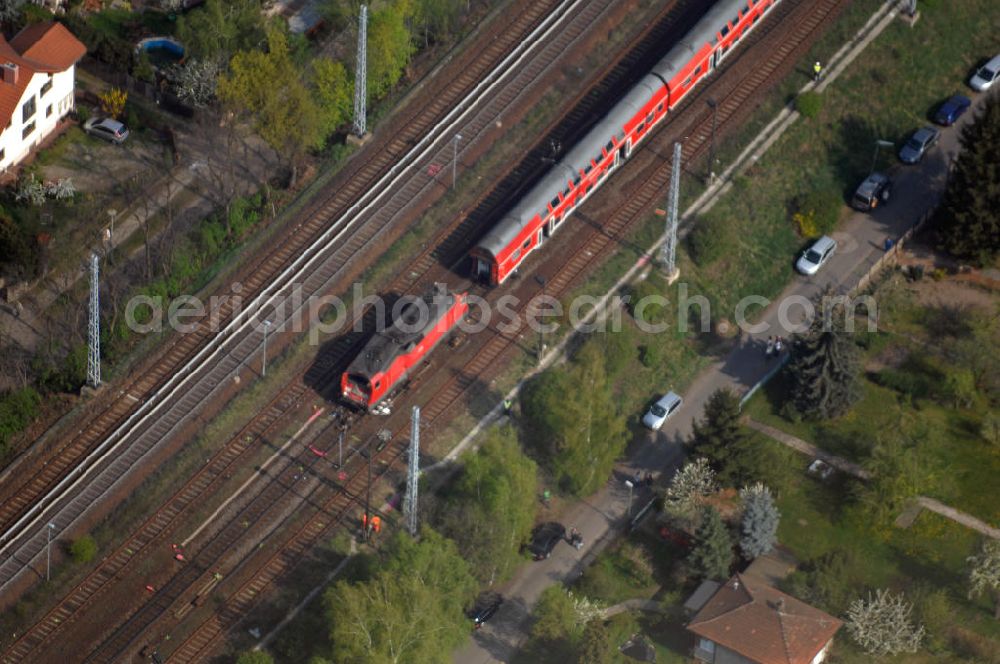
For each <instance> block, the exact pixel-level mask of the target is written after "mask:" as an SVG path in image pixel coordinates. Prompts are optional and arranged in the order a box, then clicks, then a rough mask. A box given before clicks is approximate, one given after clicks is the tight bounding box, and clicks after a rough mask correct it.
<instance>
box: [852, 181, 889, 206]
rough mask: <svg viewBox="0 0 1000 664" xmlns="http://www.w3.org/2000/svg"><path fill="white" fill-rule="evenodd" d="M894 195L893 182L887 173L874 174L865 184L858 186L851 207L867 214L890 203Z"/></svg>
mask: <svg viewBox="0 0 1000 664" xmlns="http://www.w3.org/2000/svg"><path fill="white" fill-rule="evenodd" d="M891 194H892V180H890V179H889V176H888V175H886V174H885V173H872V174H871V175H869V176H868V177H866V178H865V180H864V182H862V183H861V184H859V185H858V188H857V190H856V191H855V192H854V198H852V199H851V205H853V206H854V208H855V209H857V210H861V211H862V212H866V211H868V210H872V209H874V208H876V207H878V206H879V204H883V203H888V202H889V196H890V195H891Z"/></svg>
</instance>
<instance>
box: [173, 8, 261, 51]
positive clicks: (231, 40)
mask: <svg viewBox="0 0 1000 664" xmlns="http://www.w3.org/2000/svg"><path fill="white" fill-rule="evenodd" d="M177 38H178V39H179V40H180V41H181V42H182V43H183V44H184V50H185V53H186V55H187V56H188V57H196V58H201V59H207V60H222V61H226V60H229V59H230V58H231V57H232V56H233V55H234V54H235V53H236V52H237V51H250V50H261V49H263V48H264V46H265V45H266V44H267V42H268V39H267V37H266V35H265V27H264V15H263V12H262V11H261V6H260V0H208V1H207V2H206V3H205V4H204V5H203V6H202V7H198V8H195V9H192V10H191V11H189V12H187V13H186V14H183V15H179V16H178V17H177Z"/></svg>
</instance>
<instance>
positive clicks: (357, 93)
mask: <svg viewBox="0 0 1000 664" xmlns="http://www.w3.org/2000/svg"><path fill="white" fill-rule="evenodd" d="M367 101H368V5H361V13H360V14H359V15H358V57H357V68H356V69H355V72H354V127H353V131H354V135H355V136H357V137H358V138H361V137H363V136H364V135H365V131H366V127H365V122H366V114H367V112H368V111H367V109H366V108H365V105H366V103H367Z"/></svg>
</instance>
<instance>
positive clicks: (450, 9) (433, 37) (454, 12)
mask: <svg viewBox="0 0 1000 664" xmlns="http://www.w3.org/2000/svg"><path fill="white" fill-rule="evenodd" d="M465 1H466V0H415V2H414V5H415V6H414V23H415V24H416V25H417V26H419V28H420V31H421V32H422V33H423V36H424V47H427V46H428V45H429V44H430V42H431V41H438V40H441V39H446V38H448V37H449V36H450V35H451V34H452V31H453V30H454V29H455V26H456V25H458V21H459V18H460V17H461V15H462V7H463V5H464V4H465Z"/></svg>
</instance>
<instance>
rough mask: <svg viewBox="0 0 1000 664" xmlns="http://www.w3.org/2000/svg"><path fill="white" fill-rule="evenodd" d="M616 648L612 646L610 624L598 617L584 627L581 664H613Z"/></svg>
mask: <svg viewBox="0 0 1000 664" xmlns="http://www.w3.org/2000/svg"><path fill="white" fill-rule="evenodd" d="M613 657H614V650H613V649H612V646H611V636H610V634H609V633H608V626H607V624H605V622H604V621H603V620H601V619H600V618H597V619H595V620H591V621H590V622H588V623H587V626H586V627H584V628H583V637H582V638H581V640H580V659H579V663H580V664H611V662H612V661H614V660H613Z"/></svg>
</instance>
